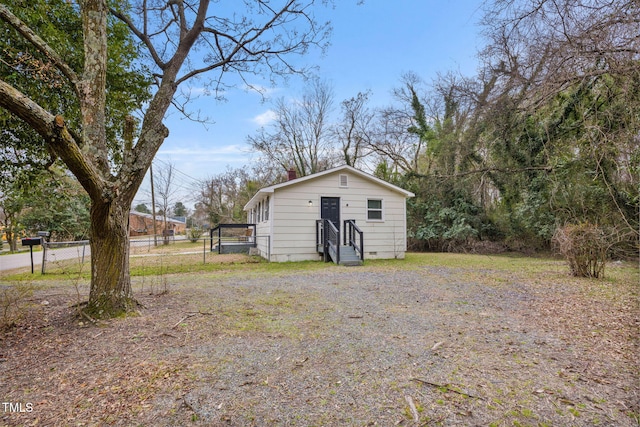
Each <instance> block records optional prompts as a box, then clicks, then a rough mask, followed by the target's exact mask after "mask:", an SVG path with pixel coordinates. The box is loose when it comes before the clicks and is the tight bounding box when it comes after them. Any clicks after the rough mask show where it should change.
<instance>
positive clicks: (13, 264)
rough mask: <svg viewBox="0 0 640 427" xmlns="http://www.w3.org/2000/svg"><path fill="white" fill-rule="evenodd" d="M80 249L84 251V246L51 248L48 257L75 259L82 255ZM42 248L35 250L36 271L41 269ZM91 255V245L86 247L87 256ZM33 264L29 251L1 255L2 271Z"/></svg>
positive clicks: (53, 259) (56, 259)
mask: <svg viewBox="0 0 640 427" xmlns="http://www.w3.org/2000/svg"><path fill="white" fill-rule="evenodd" d="M78 251H82V247H81V246H78V247H69V248H60V249H49V251H48V254H47V259H48V260H49V261H48V262H50V261H61V260H65V259H73V258H78V256H81V253H80V255H79V252H78ZM42 254H43V252H42V251H41V250H39V251H34V252H33V265H34V272H39V271H40V268H41V267H40V266H41V265H42ZM89 255H90V250H89V245H87V246H86V247H85V257H86V259H88V257H89ZM30 266H31V254H30V253H29V252H20V253H19V254H10V255H1V256H0V271H7V270H13V269H15V268H23V267H30Z"/></svg>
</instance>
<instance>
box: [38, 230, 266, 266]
mask: <svg viewBox="0 0 640 427" xmlns="http://www.w3.org/2000/svg"><path fill="white" fill-rule="evenodd" d="M269 237H270V236H255V237H252V239H253V240H254V241H255V243H256V245H255V246H256V248H249V247H246V248H243V249H245V250H243V251H241V253H246V254H248V255H258V256H262V257H263V258H266V259H267V260H268V259H269V257H270V250H269V248H270V246H271V245H270V238H269ZM212 242H213V244H212ZM219 243H220V242H219V241H218V239H213V240H212V239H211V238H209V237H204V238H203V237H200V238H197V239H195V238H188V237H185V236H175V237H171V238H170V239H168V240H167V239H165V238H163V236H162V235H158V236H152V235H151V236H144V237H137V238H133V239H131V240H130V242H129V245H130V246H129V257H130V264H131V266H132V267H136V266H142V267H153V266H157V265H160V264H164V265H168V264H170V263H181V262H182V263H184V264H191V265H193V264H198V263H202V264H206V263H209V262H216V261H217V260H224V259H225V258H220V254H219V251H218V247H217V244H219ZM212 248H214V249H213V250H212ZM42 249H43V250H42V274H45V273H46V272H50V273H54V272H55V273H71V272H76V273H77V272H80V271H82V270H83V269H86V268H90V267H89V264H90V260H91V247H90V245H89V241H88V240H80V241H73V242H43V244H42ZM221 253H222V252H221ZM224 253H227V254H228V253H235V251H228V252H227V251H224Z"/></svg>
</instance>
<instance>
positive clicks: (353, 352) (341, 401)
mask: <svg viewBox="0 0 640 427" xmlns="http://www.w3.org/2000/svg"><path fill="white" fill-rule="evenodd" d="M523 277H524V276H523V275H518V274H515V273H513V272H511V273H505V272H498V271H492V270H474V269H467V268H446V267H430V266H425V267H423V268H419V269H414V270H406V271H405V270H403V269H395V268H384V269H383V268H376V267H367V266H365V267H359V268H343V267H328V268H326V269H322V270H317V271H313V272H309V273H302V272H297V273H293V274H286V273H285V274H269V275H256V274H252V275H250V276H248V277H241V276H238V275H232V276H230V277H226V278H220V277H219V276H213V275H207V274H199V275H192V276H176V277H175V278H169V281H170V285H169V289H170V292H169V294H167V295H157V294H154V295H144V296H143V295H141V297H140V300H141V302H142V303H143V304H144V305H145V307H146V308H145V309H144V310H143V311H142V312H141V315H140V316H137V317H132V318H127V319H121V320H116V321H110V322H108V323H106V324H104V325H102V327H87V328H81V329H79V330H78V329H74V327H75V328H77V325H76V324H75V323H77V320H75V321H71V320H68V316H66V317H65V314H64V313H65V310H64V307H65V304H64V301H65V300H64V297H59V298H58V299H56V297H55V296H49V297H47V298H48V300H47V301H48V303H49V305H48V306H46V308H40V310H42V311H44V312H45V313H48V314H47V316H48V322H49V323H47V324H46V326H43V327H41V328H35V329H31V332H25V331H24V330H20V329H19V330H17V331H14V332H13V333H11V334H9V335H8V336H7V337H5V338H4V344H5V349H4V350H3V352H4V354H3V355H1V357H3V358H5V361H4V362H3V363H1V364H0V370H1V371H3V372H2V375H3V377H4V376H5V373H6V374H10V375H12V376H13V379H12V380H11V381H9V380H5V383H4V384H3V383H2V382H0V390H1V388H2V387H5V390H7V391H6V392H5V393H6V394H5V395H6V396H7V397H6V398H7V399H12V400H14V401H21V402H37V403H36V404H35V410H34V411H33V412H32V413H29V414H21V415H18V416H15V415H11V414H9V415H7V414H6V413H5V416H4V418H0V420H2V421H3V422H4V423H6V424H8V425H22V424H24V425H32V424H35V423H36V420H37V421H38V423H40V424H43V425H67V424H69V425H71V424H73V425H76V424H77V423H85V424H87V425H97V424H113V425H133V424H135V425H138V424H139V425H149V426H174V425H175V426H178V425H194V426H200V425H203V426H204V425H213V426H254V425H255V426H291V425H299V426H368V425H379V426H394V425H411V426H413V425H426V426H431V425H433V426H435V425H446V426H452V425H460V426H469V425H472V426H473V425H478V426H480V425H482V426H487V425H495V426H501V425H505V426H506V425H509V426H512V425H536V426H545V425H549V426H550V425H554V426H555V425H573V426H583V425H584V426H586V425H606V426H614V425H615V426H633V425H637V422H636V420H634V419H633V416H636V417H637V416H638V413H639V406H638V393H639V390H640V386H639V385H638V360H637V358H636V357H637V356H636V352H637V350H638V341H637V338H638V336H637V335H638V330H637V327H638V323H637V322H638V310H637V305H634V302H635V303H637V287H636V286H634V285H632V284H628V285H625V286H621V289H620V290H619V292H618V293H617V296H616V298H613V299H612V298H610V297H608V296H606V295H601V294H599V293H598V292H600V291H599V290H601V288H602V286H601V285H600V284H598V283H597V282H592V281H578V280H577V279H576V280H574V281H573V282H572V283H574V284H575V286H574V287H573V288H570V289H568V288H567V286H566V283H564V282H562V283H561V282H560V280H566V278H565V277H563V276H562V275H559V274H557V273H554V274H550V275H549V276H548V277H542V278H540V277H538V278H536V279H535V280H533V279H526V278H523ZM572 280H573V279H572ZM173 282H175V283H173ZM45 297H46V295H44V294H43V295H39V294H37V295H36V298H35V299H36V301H37V299H38V298H45ZM67 306H68V305H67ZM56 307H57V308H56ZM56 310H59V311H56ZM67 312H68V310H67ZM56 313H57V314H56ZM607 316H608V317H607ZM55 319H58V320H57V322H59V323H55V322H56V320H55ZM65 319H67V320H65ZM598 322H608V323H606V324H604V323H600V324H601V326H600V327H598V326H597V325H598V324H599V323H598ZM72 323H74V324H72ZM65 328H67V329H68V330H69V331H70V332H68V333H69V335H65V334H62V335H60V331H61V330H63V331H64V330H66V329H65ZM56 331H57V334H56ZM29 333H30V334H31V338H32V339H37V342H36V344H35V345H32V346H31V347H29V348H27V346H26V343H25V341H24V340H25V339H26V336H27V335H28V334H29ZM60 336H62V339H61V338H60ZM52 355H55V357H53V356H52ZM43 358H44V360H47V363H46V366H43V365H42V364H41V365H37V366H36V365H34V366H33V367H32V369H31V371H30V372H29V375H26V374H25V373H24V372H22V371H21V370H20V369H18V367H19V366H29V363H30V362H29V360H33V361H34V363H35V360H37V359H40V360H43ZM70 366H71V367H73V369H71V368H70ZM118 372H119V373H121V375H118V374H117V373H118ZM4 378H7V377H4ZM37 378H39V380H38V379H37ZM87 378H91V380H87ZM61 383H66V384H67V386H66V387H63V388H61V385H60V384H61ZM83 384H84V385H83ZM65 390H66V391H65ZM105 390H107V391H108V392H104V391H105ZM100 391H103V392H104V393H102V392H100ZM47 392H48V394H47ZM0 397H1V396H0ZM114 402H115V404H116V409H113V408H112V406H113V405H114ZM109 405H111V406H109ZM110 407H111V409H109V408H110ZM61 408H62V409H61ZM109 411H110V412H109ZM60 412H63V415H62V416H61V415H60ZM109 413H110V414H111V418H109V416H108V415H106V414H109ZM114 414H115V415H114ZM634 414H635V415H634ZM0 415H1V413H0ZM54 416H55V417H57V418H54ZM56 420H58V421H56ZM59 420H64V421H59ZM492 423H493V424H492Z"/></svg>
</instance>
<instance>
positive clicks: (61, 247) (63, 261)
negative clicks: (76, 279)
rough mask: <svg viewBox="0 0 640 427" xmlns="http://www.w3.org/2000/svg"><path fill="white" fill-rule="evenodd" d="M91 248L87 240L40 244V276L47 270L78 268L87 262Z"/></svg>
mask: <svg viewBox="0 0 640 427" xmlns="http://www.w3.org/2000/svg"><path fill="white" fill-rule="evenodd" d="M90 256H91V247H90V246H89V241H88V240H78V241H73V242H42V274H45V273H46V271H47V269H48V268H49V269H52V268H60V269H62V270H63V271H65V270H66V269H68V268H72V267H80V268H82V266H83V265H84V264H85V263H86V262H88V261H89V259H90Z"/></svg>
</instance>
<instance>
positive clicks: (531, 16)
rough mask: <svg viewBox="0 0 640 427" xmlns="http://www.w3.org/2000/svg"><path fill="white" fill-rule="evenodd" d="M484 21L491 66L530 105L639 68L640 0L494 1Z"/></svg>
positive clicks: (485, 54) (485, 55)
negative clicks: (593, 80)
mask: <svg viewBox="0 0 640 427" xmlns="http://www.w3.org/2000/svg"><path fill="white" fill-rule="evenodd" d="M483 24H484V26H485V29H486V30H485V35H486V36H487V37H488V39H489V44H488V46H487V47H486V49H485V50H484V52H483V54H482V57H483V58H484V59H485V60H486V62H487V66H488V67H489V68H491V69H492V70H493V71H494V72H496V73H498V74H499V75H500V76H501V81H502V85H501V86H502V88H503V89H504V90H505V91H509V92H511V93H512V94H514V93H519V94H520V95H521V96H522V97H525V98H526V99H527V105H530V106H537V105H539V104H540V103H541V102H544V101H545V100H547V99H549V98H550V97H552V96H554V95H555V94H557V93H559V92H560V91H562V90H564V89H566V88H567V87H569V86H570V85H572V84H575V83H577V82H581V81H584V80H585V79H589V78H596V77H599V76H602V75H605V74H613V75H616V74H618V75H619V74H623V75H628V74H629V73H632V72H635V71H637V70H638V60H639V59H640V3H638V2H637V0H619V1H610V0H540V1H536V2H530V1H524V0H495V1H493V2H489V3H487V5H486V14H485V17H484V22H483ZM532 88H535V89H536V90H530V89H532Z"/></svg>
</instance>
